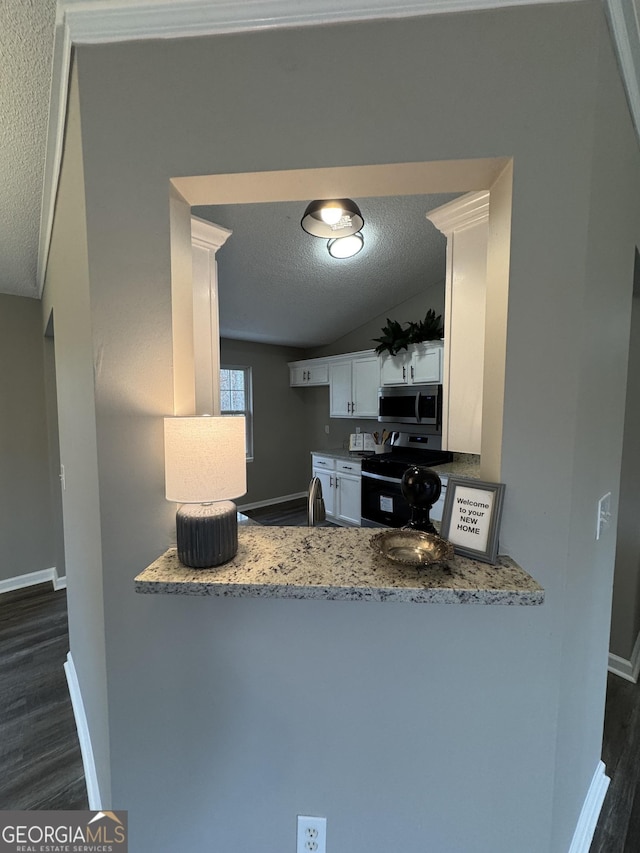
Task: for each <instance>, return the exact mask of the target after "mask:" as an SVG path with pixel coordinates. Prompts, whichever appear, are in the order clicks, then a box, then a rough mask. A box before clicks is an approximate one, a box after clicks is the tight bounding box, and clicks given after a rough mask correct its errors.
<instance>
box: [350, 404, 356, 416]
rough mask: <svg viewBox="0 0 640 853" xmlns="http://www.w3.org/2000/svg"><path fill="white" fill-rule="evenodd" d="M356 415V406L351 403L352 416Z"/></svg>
mask: <svg viewBox="0 0 640 853" xmlns="http://www.w3.org/2000/svg"><path fill="white" fill-rule="evenodd" d="M355 413H356V404H355V403H353V402H352V403H351V414H352V415H355Z"/></svg>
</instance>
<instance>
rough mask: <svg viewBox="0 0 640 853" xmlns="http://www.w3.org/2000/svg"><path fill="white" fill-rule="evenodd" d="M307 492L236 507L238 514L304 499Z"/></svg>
mask: <svg viewBox="0 0 640 853" xmlns="http://www.w3.org/2000/svg"><path fill="white" fill-rule="evenodd" d="M306 496H307V492H296V493H295V495H282V496H281V497H279V498H268V499H267V500H266V501H256V502H255V503H252V504H243V505H242V506H239V507H238V512H244V511H245V509H260V507H263V506H271V505H272V504H283V503H286V502H287V501H295V500H298V499H299V498H306Z"/></svg>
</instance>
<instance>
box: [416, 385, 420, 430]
mask: <svg viewBox="0 0 640 853" xmlns="http://www.w3.org/2000/svg"><path fill="white" fill-rule="evenodd" d="M416 423H420V392H419V391H418V392H417V393H416Z"/></svg>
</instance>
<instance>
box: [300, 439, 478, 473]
mask: <svg viewBox="0 0 640 853" xmlns="http://www.w3.org/2000/svg"><path fill="white" fill-rule="evenodd" d="M311 452H312V455H315V456H330V457H331V458H332V459H355V460H358V461H359V460H361V459H362V458H363V457H365V456H374V455H375V454H374V453H370V452H367V453H363V452H361V451H358V452H356V453H352V452H350V451H349V450H344V449H343V448H339V447H338V448H335V447H334V448H332V449H331V450H313V451H311ZM433 470H434V471H436V472H437V473H438V474H441V475H444V476H445V477H446V476H448V475H449V474H452V475H455V476H457V477H473V478H474V479H476V480H478V479H479V478H480V457H479V456H473V455H472V454H470V453H454V454H453V462H445V464H444V465H434V468H433Z"/></svg>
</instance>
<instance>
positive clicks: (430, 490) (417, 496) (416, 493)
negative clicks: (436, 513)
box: [400, 465, 442, 535]
mask: <svg viewBox="0 0 640 853" xmlns="http://www.w3.org/2000/svg"><path fill="white" fill-rule="evenodd" d="M400 488H401V490H402V495H403V497H404V499H405V500H406V502H407V503H408V504H409V506H410V507H411V518H410V520H409V522H408V523H407V524H405V527H406V528H408V529H410V530H423V531H424V532H426V533H435V534H436V535H437V532H438V531H437V530H436V529H435V527H434V526H433V522H432V521H431V519H430V518H429V511H430V510H431V507H432V506H433V505H434V503H436V501H437V500H438V498H439V497H440V493H441V491H442V480H441V479H440V477H439V476H438V475H437V474H436V472H435V471H434V470H433V469H431V468H425V467H423V466H422V465H412V466H411V467H410V468H407V470H406V471H405V472H404V474H403V475H402V480H401V483H400Z"/></svg>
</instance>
